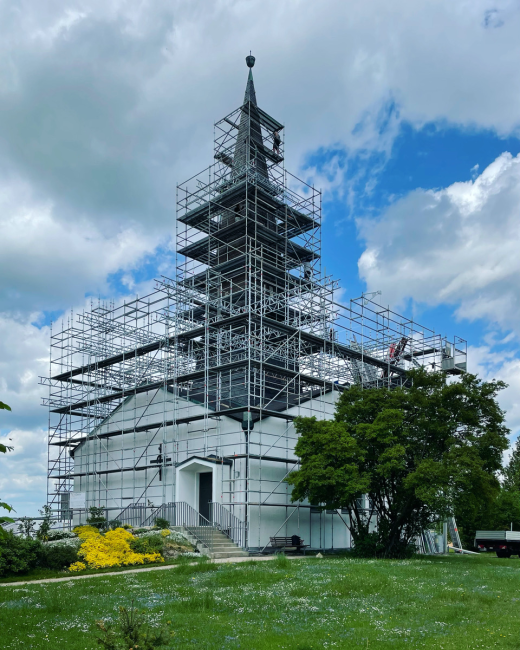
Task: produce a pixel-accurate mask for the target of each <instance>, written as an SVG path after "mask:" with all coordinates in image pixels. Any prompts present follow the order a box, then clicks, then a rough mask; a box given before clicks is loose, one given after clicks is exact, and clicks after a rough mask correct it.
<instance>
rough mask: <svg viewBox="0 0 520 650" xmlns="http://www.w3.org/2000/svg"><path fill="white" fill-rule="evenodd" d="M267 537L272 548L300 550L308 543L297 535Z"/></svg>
mask: <svg viewBox="0 0 520 650" xmlns="http://www.w3.org/2000/svg"><path fill="white" fill-rule="evenodd" d="M269 539H270V541H271V546H272V547H273V548H295V549H296V550H297V551H300V550H301V549H302V548H307V546H308V544H304V543H303V539H302V538H301V537H299V536H298V535H291V536H290V537H270V538H269Z"/></svg>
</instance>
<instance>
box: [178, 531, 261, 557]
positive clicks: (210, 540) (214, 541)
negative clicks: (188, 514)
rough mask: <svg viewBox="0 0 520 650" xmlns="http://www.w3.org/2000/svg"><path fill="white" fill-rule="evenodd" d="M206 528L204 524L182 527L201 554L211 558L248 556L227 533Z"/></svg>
mask: <svg viewBox="0 0 520 650" xmlns="http://www.w3.org/2000/svg"><path fill="white" fill-rule="evenodd" d="M208 528H209V527H206V526H197V527H193V528H190V529H188V528H185V529H184V534H185V535H186V536H187V537H188V539H189V541H190V543H191V544H193V546H195V548H196V549H197V550H198V551H199V553H200V554H201V555H207V556H208V557H210V558H211V559H212V560H213V559H217V558H228V557H249V553H247V551H244V550H243V549H242V548H240V547H239V546H238V545H237V544H235V543H234V542H233V541H232V540H231V539H229V537H228V536H227V535H224V533H221V532H220V531H219V530H215V529H214V528H213V529H211V528H209V529H208ZM201 540H203V541H201Z"/></svg>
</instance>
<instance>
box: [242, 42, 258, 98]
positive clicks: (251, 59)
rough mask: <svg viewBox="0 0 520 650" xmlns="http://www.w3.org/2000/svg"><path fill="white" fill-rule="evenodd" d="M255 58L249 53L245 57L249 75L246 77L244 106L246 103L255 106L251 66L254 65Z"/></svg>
mask: <svg viewBox="0 0 520 650" xmlns="http://www.w3.org/2000/svg"><path fill="white" fill-rule="evenodd" d="M255 60H256V59H255V57H254V56H253V55H252V54H251V52H249V56H246V64H247V67H248V68H249V75H248V77H247V85H246V92H245V95H244V104H245V103H246V102H252V103H253V104H254V105H255V106H256V105H257V104H256V93H255V84H254V83H253V66H254V65H255Z"/></svg>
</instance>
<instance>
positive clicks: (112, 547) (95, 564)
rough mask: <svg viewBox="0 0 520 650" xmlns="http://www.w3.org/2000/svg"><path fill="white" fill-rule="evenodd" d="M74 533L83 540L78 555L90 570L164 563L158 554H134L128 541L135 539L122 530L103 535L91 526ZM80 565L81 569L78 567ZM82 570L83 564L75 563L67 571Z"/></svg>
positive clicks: (118, 529)
mask: <svg viewBox="0 0 520 650" xmlns="http://www.w3.org/2000/svg"><path fill="white" fill-rule="evenodd" d="M87 529H88V530H87ZM94 531H95V532H94ZM74 532H77V534H78V537H79V538H80V539H82V540H84V541H83V544H82V545H81V547H80V549H79V551H78V555H79V556H80V557H81V558H83V560H84V561H85V562H86V564H87V565H88V567H89V568H90V569H103V568H105V567H118V566H127V565H130V564H148V563H151V562H164V558H163V557H162V555H161V554H160V553H136V552H135V551H133V550H132V549H131V548H130V541H131V540H132V539H135V537H134V536H133V535H132V533H130V532H129V531H128V530H125V529H124V528H116V529H115V530H109V531H108V532H107V533H105V534H104V535H103V534H101V533H100V532H99V531H98V530H97V529H96V528H94V529H93V530H92V527H91V526H80V527H78V529H75V531H74ZM81 564H83V567H79V565H81ZM73 567H74V568H73ZM83 568H86V567H85V564H84V563H83V562H76V563H75V564H73V565H71V567H69V570H70V571H81V570H82V569H83Z"/></svg>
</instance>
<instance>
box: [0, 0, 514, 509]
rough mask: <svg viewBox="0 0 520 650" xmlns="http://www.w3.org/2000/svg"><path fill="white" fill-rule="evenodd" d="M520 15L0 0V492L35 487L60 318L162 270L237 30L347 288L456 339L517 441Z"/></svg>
mask: <svg viewBox="0 0 520 650" xmlns="http://www.w3.org/2000/svg"><path fill="white" fill-rule="evenodd" d="M519 33H520V2H519V0H501V1H500V0H497V1H494V2H493V1H492V0H469V1H466V0H437V1H436V2H431V1H430V0H394V1H393V2H391V3H389V2H387V0H366V1H365V2H363V3H354V2H349V3H347V2H344V0H322V1H321V2H319V3H311V2H308V1H305V0H215V1H211V0H189V1H188V0H185V1H176V0H164V1H163V0H154V1H146V0H140V1H136V0H131V1H130V0H129V1H126V0H103V1H101V0H99V1H98V0H41V1H39V2H34V1H30V0H0V400H1V401H3V402H6V403H7V404H9V405H10V406H11V407H12V412H10V413H9V412H7V411H0V441H2V442H4V443H5V442H7V444H9V445H12V446H13V447H14V450H13V451H12V452H11V453H10V454H8V455H6V456H5V457H3V458H2V459H0V500H3V501H7V502H8V503H12V504H13V505H14V507H15V509H16V512H17V514H18V515H35V514H37V511H38V508H41V506H42V505H43V504H44V503H45V500H46V463H47V451H46V436H47V427H48V415H47V413H46V410H45V408H44V407H43V406H41V402H42V397H44V396H45V391H46V389H45V387H44V386H41V385H40V384H39V377H40V376H47V375H48V374H49V369H48V360H49V336H50V329H49V328H50V324H51V322H53V321H54V322H56V321H58V322H60V321H61V319H67V318H68V316H69V314H70V310H71V309H82V308H83V307H84V306H86V305H87V306H88V305H89V304H90V300H91V299H92V298H93V297H94V298H97V297H98V296H101V297H103V298H113V299H115V300H117V299H120V298H121V297H123V296H131V295H134V294H135V293H141V292H142V291H143V289H145V288H146V287H147V286H149V285H150V282H151V280H152V279H153V278H154V277H156V276H159V275H160V274H165V275H168V274H170V275H171V274H172V273H173V264H174V257H173V255H174V241H173V235H174V230H175V188H176V185H177V183H180V182H182V181H184V180H185V179H186V178H189V177H191V176H192V175H194V174H195V173H197V172H199V171H200V170H202V169H204V168H205V167H206V166H207V165H209V164H211V162H212V148H213V124H214V122H215V121H216V120H218V119H220V118H221V117H223V116H224V115H226V114H227V113H229V112H231V110H233V109H235V108H236V107H238V106H239V105H240V103H241V101H242V98H243V93H244V89H245V83H246V79H247V68H246V66H245V56H246V55H247V54H249V51H252V53H253V54H254V55H255V57H256V65H255V68H254V79H255V86H256V92H257V98H258V103H259V105H260V106H261V108H263V109H264V110H266V111H267V112H268V113H270V114H271V115H273V116H274V117H275V118H277V119H278V120H279V121H281V122H283V123H284V124H285V125H286V128H285V155H286V161H285V164H286V167H287V168H288V169H289V170H291V171H292V172H293V173H295V174H296V175H298V176H300V177H302V178H303V179H305V180H306V181H310V182H312V183H313V184H314V185H315V186H316V187H318V188H321V189H322V191H323V233H322V238H323V257H324V262H323V263H324V265H325V266H326V268H327V272H330V273H332V274H333V275H334V276H335V277H337V278H338V279H340V285H341V289H342V295H343V297H344V298H345V299H347V300H348V299H349V298H351V297H357V296H359V295H360V294H361V293H362V292H363V291H381V296H380V298H379V299H380V300H381V302H382V303H383V304H385V305H390V306H391V307H393V308H394V309H396V310H398V311H399V310H400V311H402V312H403V313H405V314H410V315H413V316H414V318H417V319H418V320H419V322H421V323H423V324H424V325H426V326H428V327H431V328H433V329H435V330H436V331H437V332H438V333H440V334H446V335H448V336H450V337H453V335H454V334H456V335H458V336H461V337H462V338H464V339H467V340H468V344H469V360H468V366H469V370H470V371H471V372H475V373H478V374H479V375H480V376H481V377H482V378H483V379H492V378H496V379H501V380H503V381H505V382H506V383H507V384H508V388H507V389H506V390H504V391H503V392H502V393H501V394H500V404H501V406H502V408H503V409H504V410H505V411H506V417H507V423H508V426H509V428H510V430H511V441H512V442H514V441H515V440H516V437H517V436H518V434H519V432H520V340H519V337H520V283H519V277H520V91H519V88H520V66H519V65H518V61H519V60H520V39H518V34H519Z"/></svg>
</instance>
